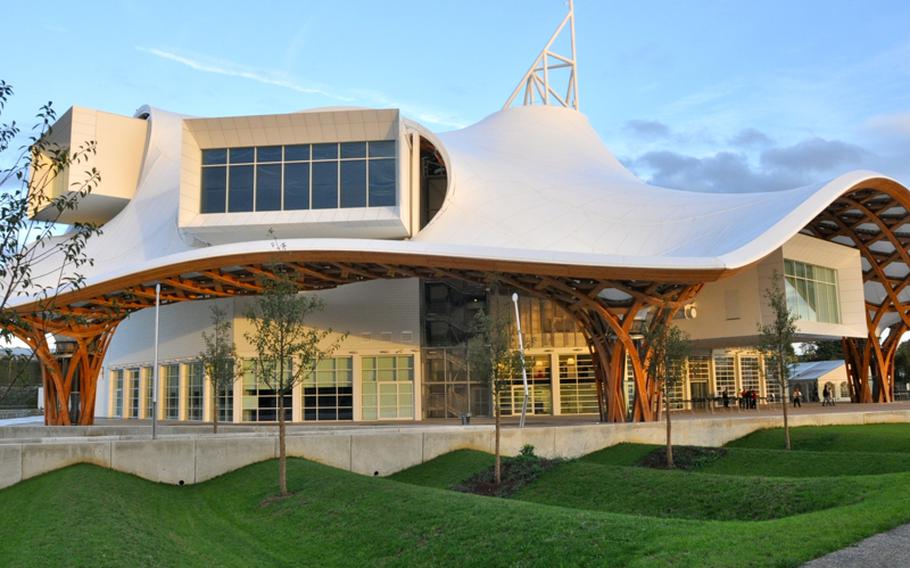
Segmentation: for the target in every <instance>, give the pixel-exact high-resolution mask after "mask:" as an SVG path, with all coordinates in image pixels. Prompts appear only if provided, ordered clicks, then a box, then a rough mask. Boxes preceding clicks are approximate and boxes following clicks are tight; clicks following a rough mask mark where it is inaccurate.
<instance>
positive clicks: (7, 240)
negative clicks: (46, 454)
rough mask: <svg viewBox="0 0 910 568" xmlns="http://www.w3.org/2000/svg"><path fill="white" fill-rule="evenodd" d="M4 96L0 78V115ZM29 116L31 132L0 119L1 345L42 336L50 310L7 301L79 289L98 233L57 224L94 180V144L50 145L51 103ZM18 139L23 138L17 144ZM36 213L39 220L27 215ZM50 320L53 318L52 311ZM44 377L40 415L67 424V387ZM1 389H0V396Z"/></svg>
mask: <svg viewBox="0 0 910 568" xmlns="http://www.w3.org/2000/svg"><path fill="white" fill-rule="evenodd" d="M12 95H13V88H12V86H11V85H9V84H8V83H6V82H4V81H2V80H0V115H2V114H3V112H4V111H5V109H6V105H7V103H8V102H9V101H10V98H11V97H12ZM37 119H38V120H37V122H36V124H35V125H34V126H33V127H32V130H31V133H23V132H22V131H21V129H20V128H19V126H18V125H17V124H16V122H15V121H11V122H8V123H0V343H4V344H10V343H11V342H12V340H13V338H14V336H16V335H18V336H20V337H22V336H24V335H28V336H31V337H35V336H40V337H42V338H43V335H41V330H42V329H43V326H42V325H41V324H42V322H45V321H46V320H47V318H49V317H52V316H51V314H53V313H54V312H53V311H51V310H44V309H40V308H39V309H37V310H35V311H34V314H32V315H33V316H34V317H31V318H24V317H22V314H19V313H18V312H17V311H16V310H15V309H13V308H12V306H11V305H10V304H11V303H12V302H14V301H15V300H16V299H17V298H23V297H28V298H32V299H36V300H37V303H38V304H39V305H47V304H48V303H49V301H50V300H51V299H52V298H54V297H55V296H57V295H58V294H59V293H61V292H64V291H67V290H73V289H77V288H79V287H81V286H82V284H83V281H84V277H83V275H82V274H81V273H80V272H79V269H80V267H82V266H84V265H86V264H89V265H91V264H92V259H91V258H89V257H88V256H87V255H86V253H85V246H86V242H87V241H88V239H89V238H91V237H93V236H95V235H97V234H99V233H100V232H101V231H100V229H99V228H98V227H96V226H95V225H93V224H90V223H75V224H72V225H71V226H70V227H68V229H67V230H66V231H65V232H63V231H61V229H60V225H59V224H58V223H59V221H60V219H61V217H63V216H64V215H65V214H66V213H67V212H70V211H73V210H75V209H77V208H78V206H79V203H80V202H81V200H82V199H83V198H84V197H85V196H86V195H88V194H89V193H90V192H91V191H92V190H93V189H94V188H95V187H97V185H98V183H99V182H100V181H101V176H100V174H99V173H98V171H97V170H96V169H95V168H94V167H88V162H89V159H90V157H91V156H92V155H94V154H95V149H96V144H95V143H94V142H91V141H90V142H86V143H84V144H81V145H79V146H77V147H74V148H70V147H64V146H61V145H60V144H58V143H56V142H54V137H53V136H52V132H51V124H53V123H54V122H55V121H56V119H57V115H56V112H55V111H54V109H53V107H52V105H51V103H47V104H45V105H43V106H42V107H41V108H40V110H39V111H38V115H37ZM22 138H25V140H26V143H25V144H23V145H21V146H17V144H19V143H20V141H21V140H22ZM77 167H87V168H88V169H87V170H86V171H85V172H83V173H82V174H81V175H78V174H69V173H68V172H69V171H71V170H73V169H75V168H77ZM64 176H68V177H70V178H71V179H76V181H73V182H72V183H71V184H70V186H69V187H66V188H62V190H60V189H59V188H57V187H56V186H58V185H60V183H61V179H63V177H64ZM77 178H78V179H77ZM38 211H41V212H42V214H41V219H37V218H35V217H34V216H33V215H34V213H35V212H38ZM53 317H54V318H56V319H55V320H54V321H55V323H60V321H61V320H60V317H61V316H59V314H56V315H54V316H53ZM71 317H74V316H71ZM39 343H40V342H39ZM44 343H46V341H44ZM44 343H42V344H41V345H38V343H35V342H31V343H30V344H29V347H30V348H31V349H32V350H33V351H34V350H35V349H36V348H38V347H39V346H40V347H45V345H44ZM3 354H4V356H5V357H7V358H14V359H18V360H19V361H18V362H19V364H18V365H17V367H18V368H21V369H27V368H29V366H30V365H29V361H31V360H32V358H33V357H34V353H32V354H30V355H19V354H15V353H13V352H12V351H5V352H4V353H3ZM48 381H49V382H50V384H47V385H46V386H47V387H48V389H46V392H54V393H56V396H55V397H54V398H53V399H50V400H48V403H49V405H53V407H52V408H48V409H47V410H46V412H47V413H48V416H50V417H52V418H53V420H52V421H53V422H55V423H60V424H69V423H70V419H69V412H68V408H67V402H68V399H69V390H68V387H67V386H66V385H65V384H64V381H63V378H62V377H58V376H56V374H54V373H50V376H49V377H48V378H47V379H46V382H48ZM17 382H18V379H17V378H13V379H12V380H11V382H10V383H8V384H9V386H10V387H11V386H12V385H15V384H16V383H17ZM8 392H9V389H6V390H4V391H3V392H0V398H2V397H3V396H5V395H6V393H8Z"/></svg>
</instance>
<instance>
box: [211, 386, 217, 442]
mask: <svg viewBox="0 0 910 568" xmlns="http://www.w3.org/2000/svg"><path fill="white" fill-rule="evenodd" d="M212 433H213V434H217V433H218V385H217V384H216V383H215V381H212Z"/></svg>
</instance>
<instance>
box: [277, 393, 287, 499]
mask: <svg viewBox="0 0 910 568" xmlns="http://www.w3.org/2000/svg"><path fill="white" fill-rule="evenodd" d="M284 430H285V425H284V393H283V392H282V391H280V390H279V391H278V489H279V491H280V493H281V495H282V496H285V495H287V494H288V470H287V465H288V464H287V450H286V447H285V445H284Z"/></svg>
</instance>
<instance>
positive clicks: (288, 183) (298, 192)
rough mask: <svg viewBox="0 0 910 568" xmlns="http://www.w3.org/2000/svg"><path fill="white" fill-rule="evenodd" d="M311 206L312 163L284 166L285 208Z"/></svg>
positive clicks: (307, 207) (306, 207)
mask: <svg viewBox="0 0 910 568" xmlns="http://www.w3.org/2000/svg"><path fill="white" fill-rule="evenodd" d="M309 208H310V165H309V164H286V165H285V166H284V209H285V210H289V209H309Z"/></svg>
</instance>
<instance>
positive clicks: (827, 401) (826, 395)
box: [822, 385, 831, 406]
mask: <svg viewBox="0 0 910 568" xmlns="http://www.w3.org/2000/svg"><path fill="white" fill-rule="evenodd" d="M822 406H831V390H830V389H829V388H828V385H825V388H824V389H823V390H822Z"/></svg>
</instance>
